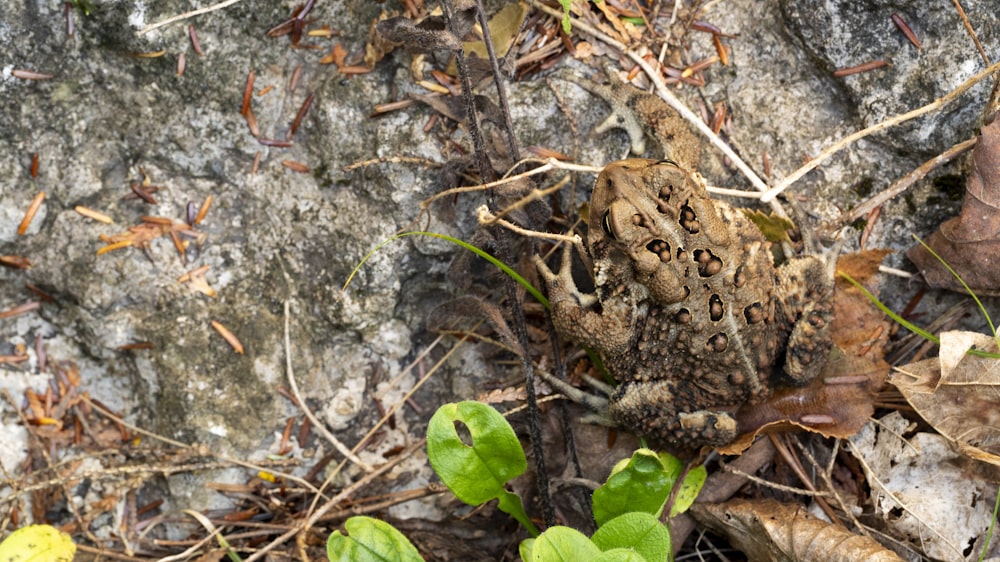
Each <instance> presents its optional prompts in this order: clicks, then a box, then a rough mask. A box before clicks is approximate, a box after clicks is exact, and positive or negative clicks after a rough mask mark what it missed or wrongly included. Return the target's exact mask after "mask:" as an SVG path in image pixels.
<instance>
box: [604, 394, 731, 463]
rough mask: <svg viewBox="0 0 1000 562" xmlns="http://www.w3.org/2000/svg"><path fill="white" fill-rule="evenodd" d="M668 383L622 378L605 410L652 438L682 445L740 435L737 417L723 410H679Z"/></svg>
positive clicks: (718, 441)
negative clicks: (629, 380)
mask: <svg viewBox="0 0 1000 562" xmlns="http://www.w3.org/2000/svg"><path fill="white" fill-rule="evenodd" d="M676 403H677V397H676V396H675V394H674V393H673V392H672V390H671V388H670V385H669V383H665V382H624V383H622V384H620V385H619V386H618V388H617V389H616V390H615V394H614V395H613V396H612V397H611V401H610V403H609V404H608V413H609V415H610V416H611V418H612V419H613V420H614V421H615V423H616V424H617V425H618V426H620V427H624V428H626V429H629V430H631V431H634V432H636V433H638V434H639V435H642V436H645V437H649V438H650V439H653V440H655V441H661V442H667V443H674V444H677V445H680V446H683V447H700V446H702V445H711V446H720V445H725V444H727V443H731V442H732V441H733V440H735V439H736V437H737V436H738V435H739V430H738V427H737V424H736V418H734V417H733V415H732V413H730V412H726V411H713V410H695V411H692V412H678V411H677V407H676Z"/></svg>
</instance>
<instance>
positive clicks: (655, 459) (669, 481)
mask: <svg viewBox="0 0 1000 562" xmlns="http://www.w3.org/2000/svg"><path fill="white" fill-rule="evenodd" d="M677 462H680V461H677ZM619 467H620V469H619ZM615 468H616V469H618V470H616V471H615V472H612V474H611V476H609V477H608V481H607V482H605V483H604V485H603V486H601V487H600V488H598V489H597V490H595V491H594V520H595V521H597V526H598V527H600V526H602V525H604V524H605V523H607V522H608V521H610V520H612V519H614V518H615V517H618V516H619V515H622V514H625V513H629V512H632V511H637V512H644V513H649V514H651V515H653V516H656V517H659V515H660V512H661V510H662V509H663V504H664V503H666V501H667V496H669V495H670V488H671V486H672V485H673V483H674V481H675V480H677V474H678V473H679V472H680V471H679V470H678V471H677V472H676V473H674V471H673V470H671V471H670V472H668V468H667V467H665V466H663V462H662V461H661V460H660V457H659V456H657V454H656V453H655V452H653V451H651V450H649V449H639V450H637V451H636V452H635V453H633V454H632V458H630V459H629V460H628V462H626V463H625V465H624V466H622V465H621V463H619V466H618V467H615Z"/></svg>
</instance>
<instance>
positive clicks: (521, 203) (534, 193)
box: [480, 174, 570, 224]
mask: <svg viewBox="0 0 1000 562" xmlns="http://www.w3.org/2000/svg"><path fill="white" fill-rule="evenodd" d="M569 178H570V176H569V174H567V175H565V176H563V177H562V179H560V180H559V181H557V182H556V183H554V184H552V185H551V186H550V187H546V188H545V189H532V190H531V192H530V193H528V194H527V195H525V196H524V197H521V198H520V199H518V200H517V201H515V202H514V203H511V204H510V205H508V206H507V207H506V208H504V209H501V210H500V212H499V213H497V214H496V215H495V218H496V219H499V218H500V217H505V216H507V215H509V214H510V213H513V212H514V211H516V210H518V209H521V208H523V207H525V206H526V205H527V204H528V203H531V202H532V201H540V200H542V199H544V198H546V197H548V196H549V195H551V194H553V193H555V192H557V191H559V190H560V189H562V188H563V187H565V186H566V184H568V183H569ZM480 224H482V223H481V222H480Z"/></svg>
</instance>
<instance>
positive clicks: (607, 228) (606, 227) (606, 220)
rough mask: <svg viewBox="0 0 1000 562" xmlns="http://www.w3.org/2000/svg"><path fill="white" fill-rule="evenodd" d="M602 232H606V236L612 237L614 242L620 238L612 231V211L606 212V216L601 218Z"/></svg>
mask: <svg viewBox="0 0 1000 562" xmlns="http://www.w3.org/2000/svg"><path fill="white" fill-rule="evenodd" d="M601 230H603V231H604V234H607V235H608V236H610V237H611V239H612V240H618V237H617V236H615V233H614V232H613V231H612V230H611V211H610V210H607V211H604V216H603V217H601Z"/></svg>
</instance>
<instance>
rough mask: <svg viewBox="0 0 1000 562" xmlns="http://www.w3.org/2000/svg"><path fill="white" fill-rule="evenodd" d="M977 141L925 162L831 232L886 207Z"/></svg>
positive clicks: (849, 214) (843, 218) (832, 225)
mask: <svg viewBox="0 0 1000 562" xmlns="http://www.w3.org/2000/svg"><path fill="white" fill-rule="evenodd" d="M976 141H978V138H972V139H969V140H967V141H962V142H960V143H958V144H956V145H955V146H953V147H951V148H949V149H948V150H946V151H944V152H942V153H941V154H938V155H937V156H935V157H934V158H931V159H930V160H928V161H926V162H924V163H923V164H921V165H920V166H919V167H917V168H916V169H915V170H913V171H912V172H910V173H909V174H906V175H905V176H903V177H902V178H900V179H898V180H896V182H895V183H893V184H892V185H891V186H889V187H888V188H887V189H883V190H882V191H880V192H878V193H876V194H875V195H874V196H872V197H871V198H870V199H868V200H867V201H865V202H863V203H861V204H860V205H858V206H857V207H854V208H853V209H851V210H850V211H847V212H846V213H844V214H843V215H841V216H839V217H837V218H836V219H835V220H834V221H833V222H832V223H830V226H829V227H828V228H830V229H831V230H832V229H833V228H839V227H841V226H843V225H845V224H847V223H849V222H852V221H855V220H857V219H859V218H861V217H864V216H867V215H868V213H870V212H872V211H873V210H875V209H876V208H878V207H880V206H881V205H884V204H885V203H886V202H887V201H889V200H890V199H892V198H893V197H895V196H897V195H899V194H900V193H902V192H904V191H906V190H907V189H909V187H910V186H911V185H913V184H915V183H916V182H918V181H920V180H921V179H923V178H924V177H925V176H927V174H929V173H930V172H931V170H933V169H935V168H937V167H939V166H943V165H944V164H947V163H948V162H951V161H952V160H954V159H955V157H957V156H958V155H959V154H962V153H963V152H965V151H966V150H969V149H970V148H972V147H973V146H975V144H976Z"/></svg>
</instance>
